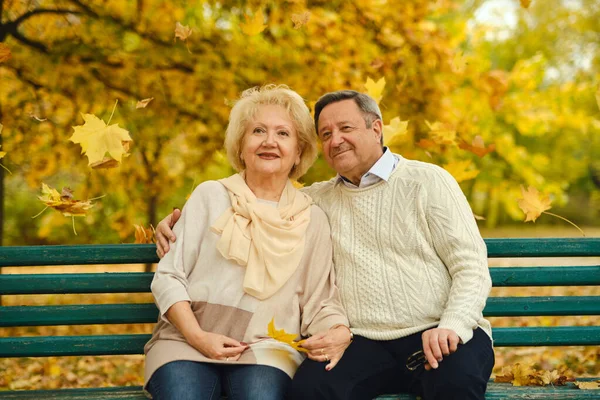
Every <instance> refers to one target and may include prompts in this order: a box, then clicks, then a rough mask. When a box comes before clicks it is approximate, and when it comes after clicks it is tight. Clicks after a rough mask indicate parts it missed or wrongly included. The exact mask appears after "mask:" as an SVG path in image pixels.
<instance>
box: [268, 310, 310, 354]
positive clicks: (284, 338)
mask: <svg viewBox="0 0 600 400" xmlns="http://www.w3.org/2000/svg"><path fill="white" fill-rule="evenodd" d="M267 335H268V336H269V337H271V338H273V339H275V340H277V341H280V342H282V343H285V344H288V345H290V346H292V347H293V348H294V349H296V350H298V351H302V352H305V353H308V350H306V349H304V348H302V347H300V346H299V344H300V343H302V340H301V341H299V342H295V341H294V339H296V337H297V336H298V335H296V334H294V333H287V332H286V331H285V329H275V318H273V319H271V322H269V326H268V327H267Z"/></svg>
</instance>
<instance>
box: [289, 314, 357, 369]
mask: <svg viewBox="0 0 600 400" xmlns="http://www.w3.org/2000/svg"><path fill="white" fill-rule="evenodd" d="M350 341H351V340H350V329H349V328H348V327H346V326H344V325H340V326H337V327H335V328H332V329H329V330H328V331H327V332H321V333H318V334H316V335H313V336H311V337H310V338H308V339H306V340H304V341H302V344H301V345H300V346H302V347H303V348H305V349H306V350H308V358H310V359H311V360H314V361H319V362H329V364H327V366H325V369H326V370H327V371H331V370H332V369H333V368H334V367H335V366H336V365H337V363H338V362H339V361H340V359H341V358H342V356H343V355H344V351H345V350H346V348H347V347H348V345H349V344H350Z"/></svg>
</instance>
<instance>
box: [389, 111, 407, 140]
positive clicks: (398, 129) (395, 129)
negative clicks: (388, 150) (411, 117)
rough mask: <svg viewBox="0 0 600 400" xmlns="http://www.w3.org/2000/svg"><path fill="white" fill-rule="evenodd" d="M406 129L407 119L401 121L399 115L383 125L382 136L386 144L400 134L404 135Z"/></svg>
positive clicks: (397, 137)
mask: <svg viewBox="0 0 600 400" xmlns="http://www.w3.org/2000/svg"><path fill="white" fill-rule="evenodd" d="M407 129H408V121H401V120H400V117H394V118H392V119H391V120H390V123H389V125H384V126H383V138H384V140H385V143H386V145H387V144H390V143H392V142H394V141H395V140H398V139H399V138H400V137H401V136H404V135H406V130H407Z"/></svg>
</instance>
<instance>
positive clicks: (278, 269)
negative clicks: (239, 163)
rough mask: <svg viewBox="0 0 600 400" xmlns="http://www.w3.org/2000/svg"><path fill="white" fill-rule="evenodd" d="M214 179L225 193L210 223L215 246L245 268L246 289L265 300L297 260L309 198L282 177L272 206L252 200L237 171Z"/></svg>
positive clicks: (310, 202) (302, 250)
mask: <svg viewBox="0 0 600 400" xmlns="http://www.w3.org/2000/svg"><path fill="white" fill-rule="evenodd" d="M219 182H221V183H222V184H223V186H225V188H226V189H227V191H228V193H229V198H230V199H231V207H230V208H228V209H227V210H226V211H225V212H224V213H223V214H222V215H221V216H220V217H219V218H218V219H217V221H216V222H215V223H214V224H213V225H212V226H211V229H212V231H213V232H215V233H217V234H220V235H221V238H220V239H219V241H218V242H217V250H219V252H220V253H221V254H222V255H223V257H225V258H226V259H228V260H234V261H236V262H237V263H238V264H240V265H245V266H246V274H245V275H244V291H245V292H246V293H248V294H250V295H252V296H254V297H256V298H258V299H260V300H264V299H266V298H269V297H270V296H272V295H273V294H274V293H275V292H277V291H278V290H279V289H280V288H281V287H282V286H283V285H284V284H285V283H286V282H287V280H288V279H289V278H290V276H292V274H293V273H294V271H296V268H297V267H298V265H299V264H300V260H301V258H302V255H303V254H304V243H305V233H306V229H307V228H308V224H309V222H310V205H311V204H312V199H311V198H310V197H309V196H308V195H306V194H304V193H302V192H299V191H298V190H296V189H295V188H294V185H292V183H291V182H290V181H288V182H287V184H286V186H285V188H284V189H283V193H282V194H281V198H280V200H279V205H278V207H277V209H275V208H274V207H273V206H270V205H268V204H263V203H260V202H258V201H257V199H256V196H255V195H254V193H252V190H250V188H249V187H248V185H246V182H245V181H244V178H243V176H242V175H241V174H235V175H232V176H230V177H229V178H225V179H221V180H219ZM275 210H277V211H279V212H275Z"/></svg>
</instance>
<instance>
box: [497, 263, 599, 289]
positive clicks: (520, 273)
mask: <svg viewBox="0 0 600 400" xmlns="http://www.w3.org/2000/svg"><path fill="white" fill-rule="evenodd" d="M490 275H491V276H492V282H493V285H494V286H495V287H520V286H598V285H600V265H588V266H567V267H492V268H490Z"/></svg>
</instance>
